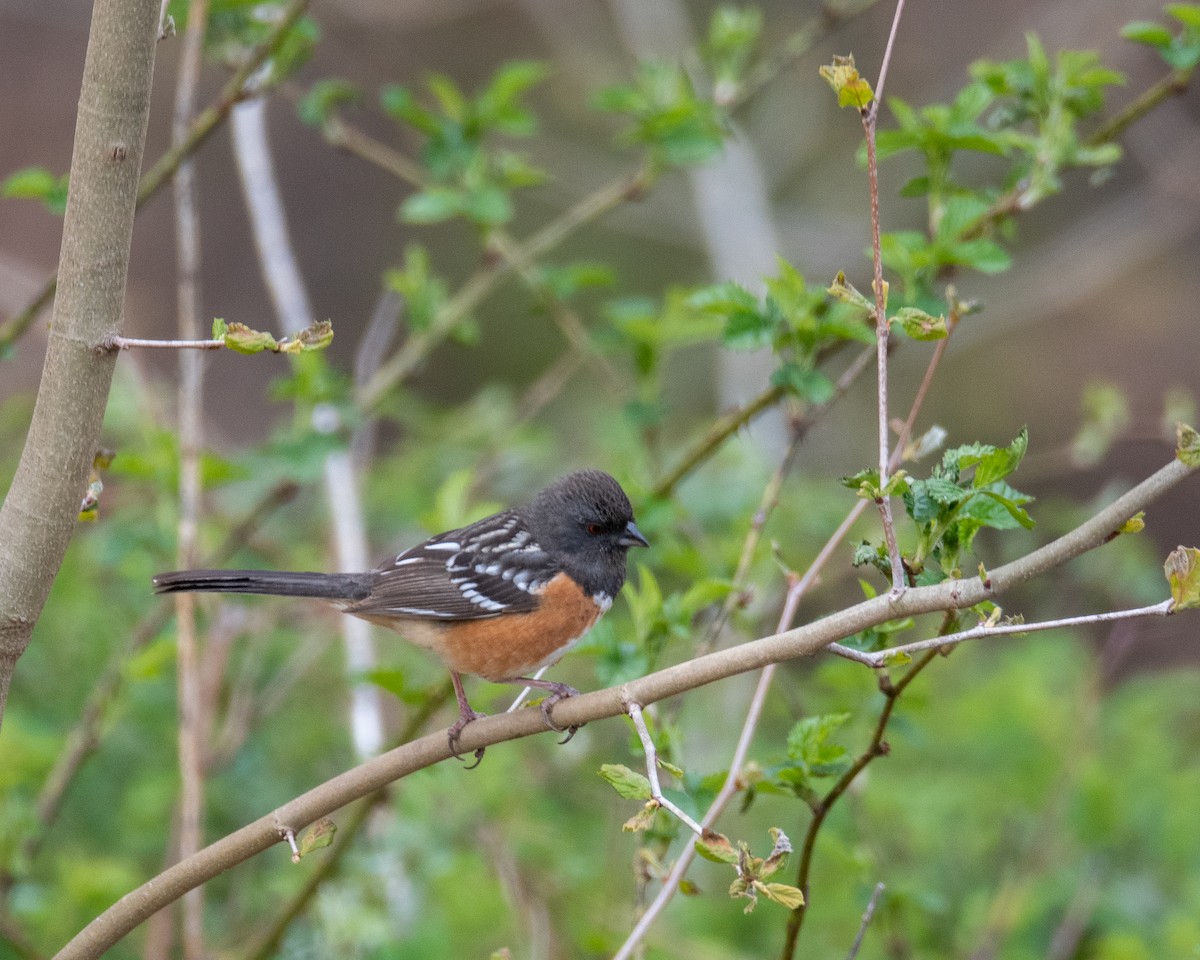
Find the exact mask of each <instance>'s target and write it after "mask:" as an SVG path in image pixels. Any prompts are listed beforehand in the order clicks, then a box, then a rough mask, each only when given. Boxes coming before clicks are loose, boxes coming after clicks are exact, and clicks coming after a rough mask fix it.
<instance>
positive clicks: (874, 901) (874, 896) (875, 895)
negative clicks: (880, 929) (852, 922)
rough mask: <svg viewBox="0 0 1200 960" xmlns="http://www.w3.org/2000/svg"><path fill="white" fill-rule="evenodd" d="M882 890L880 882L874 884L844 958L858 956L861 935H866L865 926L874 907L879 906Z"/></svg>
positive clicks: (867, 925) (860, 946)
mask: <svg viewBox="0 0 1200 960" xmlns="http://www.w3.org/2000/svg"><path fill="white" fill-rule="evenodd" d="M883 891H884V885H883V884H882V883H877V884H875V890H874V891H873V892H872V893H871V899H870V900H868V901H867V909H866V910H864V911H863V915H862V923H860V924H859V925H858V936H856V937H855V938H854V943H852V944H851V945H850V952H849V953H847V954H846V960H854V958H855V957H857V956H858V951H859V950H861V949H862V943H863V937H865V936H866V935H867V927H869V926H870V925H871V920H872V919H873V918H874V917H875V908H876V907H878V906H879V898H880V897H882V896H883Z"/></svg>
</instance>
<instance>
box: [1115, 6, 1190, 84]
mask: <svg viewBox="0 0 1200 960" xmlns="http://www.w3.org/2000/svg"><path fill="white" fill-rule="evenodd" d="M1164 9H1165V10H1166V12H1167V15H1168V16H1169V17H1171V18H1173V19H1175V20H1177V21H1178V22H1179V32H1178V33H1171V31H1170V30H1169V29H1167V28H1166V27H1165V26H1163V25H1162V24H1160V23H1154V22H1152V21H1146V20H1135V21H1134V22H1133V23H1128V24H1126V25H1125V27H1124V28H1123V29H1122V30H1121V36H1123V37H1125V38H1126V39H1127V40H1133V41H1134V42H1135V43H1144V44H1145V45H1146V46H1148V47H1153V48H1154V49H1155V50H1157V51H1158V53H1159V56H1161V57H1162V58H1163V60H1164V61H1165V62H1166V63H1167V65H1168V66H1170V67H1172V68H1174V69H1175V70H1182V71H1185V72H1191V71H1192V70H1194V69H1195V68H1196V65H1197V64H1200V3H1169V4H1167V5H1166V7H1164Z"/></svg>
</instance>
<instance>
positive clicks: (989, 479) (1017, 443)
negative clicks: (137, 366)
mask: <svg viewBox="0 0 1200 960" xmlns="http://www.w3.org/2000/svg"><path fill="white" fill-rule="evenodd" d="M1028 447H1029V430H1028V429H1027V428H1024V427H1022V428H1021V432H1020V433H1018V434H1017V436H1016V438H1015V439H1014V440H1013V442H1012V443H1010V444H1009V445H1008V446H1007V447H999V448H995V447H994V448H992V449H991V450H990V451H989V452H987V453H985V454H983V455H982V456H970V455H969V456H965V457H963V458H962V459H961V460H960V461H959V468H960V469H963V470H965V469H966V468H967V467H971V466H974V467H975V476H974V478H973V479H972V485H973V486H974V487H975V488H976V489H979V488H980V487H986V486H989V485H990V484H993V483H995V482H996V481H997V480H1003V479H1004V478H1005V477H1007V476H1008V475H1009V474H1010V473H1012V472H1013V471H1014V470H1016V469H1017V466H1018V465H1019V464H1020V463H1021V460H1022V458H1023V457H1024V456H1025V451H1026V449H1028Z"/></svg>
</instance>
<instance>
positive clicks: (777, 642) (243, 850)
mask: <svg viewBox="0 0 1200 960" xmlns="http://www.w3.org/2000/svg"><path fill="white" fill-rule="evenodd" d="M1196 469H1197V467H1194V466H1188V465H1186V464H1184V463H1183V462H1182V461H1180V460H1173V461H1171V462H1170V463H1168V464H1167V465H1166V466H1164V467H1162V468H1161V469H1159V470H1158V471H1156V472H1155V473H1154V474H1152V475H1151V476H1150V477H1148V478H1146V479H1145V480H1143V481H1142V482H1141V483H1139V484H1138V485H1137V486H1136V487H1134V488H1133V489H1132V490H1129V491H1128V492H1127V493H1125V494H1124V495H1123V496H1121V497H1118V498H1117V499H1116V500H1115V501H1114V502H1113V503H1111V504H1109V505H1108V506H1107V507H1105V508H1104V509H1102V510H1100V511H1099V512H1098V513H1096V514H1095V515H1094V516H1093V517H1091V518H1090V519H1089V520H1087V521H1085V522H1084V523H1082V524H1080V525H1079V526H1078V527H1076V528H1075V529H1074V530H1072V531H1070V532H1069V533H1067V534H1065V535H1063V536H1061V537H1059V538H1058V539H1057V540H1054V541H1052V542H1051V543H1048V544H1046V545H1045V546H1043V547H1041V548H1039V549H1037V550H1034V551H1033V552H1032V553H1029V554H1027V555H1026V556H1024V557H1021V558H1019V559H1017V560H1014V561H1012V562H1011V563H1007V564H1005V565H1004V566H1001V567H998V568H996V569H995V570H993V571H991V575H990V577H989V581H988V583H984V582H983V581H981V580H980V579H979V578H977V577H976V578H970V579H963V580H947V581H945V582H943V583H939V584H936V585H934V586H928V587H913V588H910V589H908V590H906V591H905V592H904V593H903V594H901V595H900V596H898V597H897V596H892V595H890V594H887V595H882V596H878V597H874V598H872V599H870V600H866V601H864V602H862V603H859V604H856V605H855V606H852V607H849V608H848V609H846V610H841V611H838V612H836V613H832V614H830V615H828V616H826V617H824V618H823V619H821V620H817V621H815V622H814V623H810V624H806V625H804V626H801V627H797V628H795V629H792V630H786V631H784V632H782V633H777V634H774V635H772V636H769V637H763V638H762V639H760V640H755V641H752V642H750V643H745V644H742V645H740V646H737V647H733V648H731V649H727V650H721V651H718V652H716V653H710V654H708V655H706V656H703V657H699V658H697V659H695V660H689V661H687V662H685V663H680V664H676V665H675V666H671V667H667V668H666V669H663V670H660V671H658V672H656V673H652V674H650V675H648V676H645V677H641V678H639V679H637V680H633V681H630V682H629V683H626V684H622V685H621V686H619V687H610V688H608V689H606V690H598V691H596V692H594V693H584V694H580V695H578V696H575V697H571V698H569V699H567V700H563V701H562V702H560V703H559V704H558V705H557V706H556V707H555V708H554V721H555V723H556V725H558V726H581V725H583V724H585V723H589V722H591V721H594V720H600V719H603V718H606V717H615V716H619V715H622V714H624V713H625V712H626V709H627V705H628V704H629V703H631V702H633V703H639V704H642V705H648V704H651V703H657V702H658V701H660V700H664V699H666V698H667V697H673V696H678V695H679V694H682V693H686V692H688V691H689V690H694V689H696V688H698V687H702V686H705V685H706V684H710V683H714V682H716V681H717V680H723V679H725V678H728V677H732V676H736V675H738V674H741V673H747V672H749V671H752V670H758V669H761V668H762V667H764V666H766V665H768V664H771V663H778V662H781V661H784V660H790V659H794V658H796V657H804V656H810V655H812V654H814V653H816V652H818V651H820V650H823V649H825V648H826V647H828V646H829V645H830V644H831V643H835V642H837V641H838V640H842V639H844V638H846V637H849V636H851V635H853V634H855V633H858V632H860V631H862V630H865V629H867V628H868V627H872V626H878V625H880V624H883V623H886V622H888V621H889V620H894V619H898V618H904V617H910V616H916V615H919V614H925V613H933V612H936V611H944V610H950V609H962V608H965V607H969V606H973V605H974V604H976V603H980V602H982V601H984V600H989V599H992V598H994V597H995V596H997V595H999V594H1001V593H1003V592H1005V591H1006V590H1009V589H1012V588H1013V587H1015V586H1017V585H1018V584H1021V583H1024V582H1026V581H1028V580H1031V579H1033V578H1034V577H1037V576H1040V575H1041V574H1044V573H1045V572H1047V571H1048V570H1051V569H1053V568H1055V567H1058V566H1061V565H1062V564H1064V563H1066V562H1067V561H1068V560H1071V559H1073V558H1075V557H1077V556H1079V555H1080V554H1083V553H1085V552H1087V551H1089V550H1092V549H1095V548H1096V547H1098V546H1100V545H1102V544H1103V543H1105V542H1107V541H1108V540H1110V539H1111V535H1112V533H1113V531H1115V530H1117V529H1119V528H1120V526H1121V525H1122V524H1123V523H1124V522H1125V521H1126V520H1128V519H1129V518H1130V517H1131V516H1133V515H1134V514H1135V513H1137V512H1138V511H1139V510H1143V509H1144V508H1145V507H1146V506H1147V505H1149V504H1150V503H1152V502H1153V501H1154V500H1156V499H1157V498H1158V497H1160V496H1162V495H1163V494H1164V493H1166V492H1167V491H1168V490H1171V489H1172V488H1173V487H1175V486H1177V485H1178V484H1179V483H1181V482H1182V481H1183V480H1184V479H1186V478H1188V477H1189V476H1191V475H1192V474H1193V473H1194V472H1195V471H1196ZM545 732H546V725H545V722H544V719H543V717H542V715H541V712H540V711H538V710H518V711H516V712H515V713H511V714H502V715H500V716H495V717H489V718H487V719H484V720H477V721H474V722H472V723H470V724H468V725H467V727H466V729H465V730H463V732H462V736H461V738H460V740H459V744H458V748H459V750H460V751H462V752H468V753H469V752H473V751H475V750H477V749H479V748H481V747H487V746H492V745H494V744H497V743H502V742H505V741H507V740H514V739H517V738H520V737H527V736H532V735H534V734H537V733H545ZM449 757H450V749H449V744H448V743H447V741H446V736H445V734H444V732H442V731H438V732H437V733H433V734H430V735H428V736H425V737H422V738H421V739H419V740H414V741H412V742H411V743H407V744H405V745H404V746H402V747H398V748H397V749H395V750H392V751H389V752H388V753H385V754H383V755H382V756H379V757H376V758H374V759H373V760H370V761H368V762H366V763H364V764H361V765H359V766H357V767H354V768H353V769H351V770H348V771H346V772H345V773H343V774H340V775H339V776H337V777H334V778H333V779H332V780H329V781H326V782H325V783H323V784H321V785H320V786H318V787H315V788H313V789H312V790H310V791H308V792H307V793H304V794H302V795H301V796H299V797H297V798H295V799H294V800H291V801H289V802H288V803H285V804H283V805H282V806H280V807H278V808H277V809H275V810H274V811H272V812H271V813H269V814H267V815H266V816H263V817H261V818H259V819H258V820H256V821H254V822H253V823H250V824H248V825H247V826H245V827H242V828H241V829H240V830H237V831H235V832H234V833H232V834H229V835H228V836H226V837H224V838H222V839H221V840H218V841H217V842H216V843H213V844H211V845H210V846H208V847H206V848H204V849H203V850H201V851H200V852H199V853H197V854H196V855H195V856H193V857H191V858H189V859H188V860H185V861H183V862H181V863H178V864H176V865H175V866H173V867H171V868H169V869H168V870H166V871H164V872H163V873H161V874H159V875H158V876H157V877H155V878H154V879H153V880H151V881H150V882H148V883H146V884H144V885H142V886H141V887H139V888H137V889H136V890H134V891H132V892H131V893H129V894H127V895H126V896H125V897H123V898H122V899H121V900H119V901H118V902H117V903H116V904H114V905H113V906H112V907H110V908H109V909H108V910H106V911H105V912H104V913H103V914H102V915H101V916H99V917H97V918H96V919H95V920H93V921H92V922H91V923H90V924H88V926H87V927H85V928H84V929H83V930H82V931H81V932H80V933H79V934H77V935H76V936H75V937H74V939H72V940H71V942H70V943H68V944H67V945H66V946H65V947H64V948H63V949H62V950H61V951H60V952H59V954H58V960H84V958H87V960H91V958H96V957H99V956H100V955H101V954H103V953H104V952H105V951H106V950H108V949H109V948H110V947H112V946H113V945H114V944H116V943H118V942H119V941H120V940H121V939H122V938H123V937H124V936H125V935H126V934H127V933H129V932H130V931H131V930H133V929H134V928H135V927H136V926H137V925H138V924H140V923H141V922H142V921H143V920H145V919H146V918H147V917H149V916H151V915H152V914H153V913H155V912H156V911H158V910H160V909H161V908H162V907H164V906H166V905H167V904H169V903H172V902H174V901H175V900H177V899H178V898H179V897H181V896H182V895H183V894H184V893H185V892H186V891H188V890H190V889H192V888H193V887H195V886H198V885H199V884H202V883H205V882H206V881H208V880H210V879H212V878H213V877H215V876H216V875H217V874H219V873H222V872H224V871H225V870H228V869H230V868H231V867H233V866H235V865H236V864H238V863H241V862H242V861H244V860H247V859H249V858H250V857H252V856H254V855H256V854H258V853H261V852H263V851H264V850H267V849H268V848H270V847H271V846H273V845H274V844H276V843H278V842H279V841H280V840H281V838H282V837H283V836H284V834H285V832H286V831H287V830H291V831H293V832H296V831H298V830H300V829H302V828H303V827H305V826H307V825H308V824H310V823H312V822H314V821H315V820H317V819H319V818H320V817H323V816H326V815H328V814H329V813H331V812H332V811H334V810H337V809H338V808H339V807H342V806H344V805H346V804H347V803H350V802H352V801H354V800H357V799H359V798H360V797H363V796H366V795H367V794H368V793H370V792H372V791H374V790H378V789H379V788H380V787H382V786H384V785H385V784H387V783H390V782H392V781H393V780H398V779H400V778H401V777H405V776H408V775H409V774H411V773H414V772H416V771H418V770H421V769H424V768H425V767H428V766H431V765H432V764H434V763H438V762H440V761H442V760H446V759H449Z"/></svg>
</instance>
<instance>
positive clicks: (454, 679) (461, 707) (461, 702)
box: [446, 670, 487, 770]
mask: <svg viewBox="0 0 1200 960" xmlns="http://www.w3.org/2000/svg"><path fill="white" fill-rule="evenodd" d="M450 682H451V683H453V684H454V696H456V697H457V698H458V719H457V720H455V721H454V724H453V725H452V726H451V727H450V729H449V730H447V731H446V736H447V737H448V738H449V740H450V753H451V754H452V755H453V757H454V759H455V760H461V759H462V757H461V756H459V753H458V737H459V735H460V734H461V733H462V732H463V728H464V727H465V726H466V725H467V724H468V723H470V722H471V721H472V720H479V719H480V718H482V717H485V716H487V714H485V713H476V712H475V711H474V710H472V709H471V704H469V703H468V702H467V692H466V691H465V690H464V689H463V684H462V677H461V676H459V674H458V673H457V672H456V671H454V670H451V671H450ZM483 750H484V748H483V747H480V748H479V749H478V750H476V751H475V762H474V763H473V764H471V765H470V766H469V767H467V769H468V770H474V769H475V768H476V767H477V766H479V762H480V761H481V760H482V759H483Z"/></svg>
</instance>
